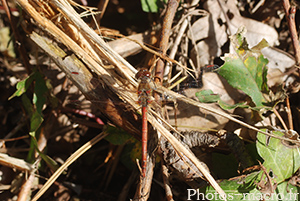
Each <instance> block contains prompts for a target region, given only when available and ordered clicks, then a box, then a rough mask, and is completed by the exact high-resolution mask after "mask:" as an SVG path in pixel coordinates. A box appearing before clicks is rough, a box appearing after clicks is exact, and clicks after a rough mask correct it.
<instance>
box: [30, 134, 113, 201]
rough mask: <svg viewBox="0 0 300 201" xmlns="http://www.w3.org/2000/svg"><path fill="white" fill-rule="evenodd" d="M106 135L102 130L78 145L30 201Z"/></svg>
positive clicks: (36, 197) (41, 193) (42, 192)
mask: <svg viewBox="0 0 300 201" xmlns="http://www.w3.org/2000/svg"><path fill="white" fill-rule="evenodd" d="M107 135H108V133H106V132H102V133H100V134H99V135H97V136H96V137H94V138H93V139H92V140H90V141H88V142H87V143H85V144H84V145H83V146H82V147H80V148H79V149H78V150H77V151H76V152H74V153H73V154H72V155H71V156H70V157H69V158H68V159H67V160H66V162H65V163H64V164H63V165H62V166H60V168H58V169H57V170H56V171H55V172H54V174H53V175H52V176H51V177H50V178H49V180H48V181H47V182H46V183H45V185H44V186H43V187H42V188H41V189H40V190H39V192H37V194H36V195H35V196H34V198H33V199H32V201H37V200H38V199H39V198H40V197H41V196H42V195H43V194H44V192H46V190H47V189H48V188H49V187H50V186H51V185H52V184H53V182H54V181H55V180H56V179H57V178H58V177H59V176H60V175H61V173H63V171H64V170H65V169H66V168H67V167H69V166H70V165H71V164H72V163H73V162H74V161H75V160H77V159H78V158H79V157H80V156H81V155H82V154H84V153H85V152H86V151H87V150H89V149H90V148H91V147H92V146H93V145H95V144H96V143H97V142H99V141H100V140H101V139H103V138H105V137H106V136H107Z"/></svg>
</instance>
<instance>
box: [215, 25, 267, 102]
mask: <svg viewBox="0 0 300 201" xmlns="http://www.w3.org/2000/svg"><path fill="white" fill-rule="evenodd" d="M244 32H245V30H239V31H238V32H237V34H235V35H234V36H232V37H231V42H232V44H233V45H234V46H235V50H236V53H237V54H226V55H225V57H224V61H225V63H224V65H223V66H222V67H221V68H219V74H220V75H221V76H222V77H224V78H225V79H226V80H227V82H228V83H229V84H230V85H231V86H233V87H234V88H236V89H239V90H242V91H243V92H244V93H246V94H247V95H248V96H250V97H251V99H252V101H253V102H254V104H255V105H256V106H257V107H262V106H264V103H266V99H265V98H264V96H263V93H268V87H267V67H266V65H267V63H268V60H267V59H266V58H264V56H263V55H262V53H261V51H260V50H261V49H262V48H264V47H266V46H267V42H266V41H265V40H262V41H261V42H260V43H259V44H258V45H256V46H255V47H254V48H252V49H250V48H249V47H248V43H247V41H246V39H245V38H244V37H243V35H244V34H245V33H244Z"/></svg>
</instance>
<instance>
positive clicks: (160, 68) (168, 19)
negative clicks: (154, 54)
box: [154, 0, 178, 100]
mask: <svg viewBox="0 0 300 201" xmlns="http://www.w3.org/2000/svg"><path fill="white" fill-rule="evenodd" d="M177 7H178V1H177V0H169V2H168V7H167V12H166V15H165V17H164V21H163V27H162V30H161V40H160V42H159V51H160V53H162V54H163V55H165V54H166V52H167V49H168V44H169V38H170V35H171V28H172V22H173V19H174V16H175V13H176V10H177ZM164 66H165V64H164V61H163V60H162V59H161V58H160V59H159V60H158V61H157V64H156V68H155V77H154V81H155V83H156V84H158V85H161V83H162V81H163V76H164ZM156 96H158V94H156V95H154V97H155V99H156V100H159V97H156Z"/></svg>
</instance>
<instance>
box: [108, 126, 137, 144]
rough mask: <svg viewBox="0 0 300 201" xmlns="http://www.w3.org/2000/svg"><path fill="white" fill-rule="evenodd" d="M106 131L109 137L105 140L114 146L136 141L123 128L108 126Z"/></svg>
mask: <svg viewBox="0 0 300 201" xmlns="http://www.w3.org/2000/svg"><path fill="white" fill-rule="evenodd" d="M106 131H107V132H108V133H109V135H108V136H106V137H105V139H106V140H107V141H109V142H110V143H112V144H114V145H123V144H125V143H127V142H129V141H135V138H133V137H132V136H131V135H130V134H129V133H127V132H126V131H124V130H123V129H121V128H117V127H113V126H107V127H106Z"/></svg>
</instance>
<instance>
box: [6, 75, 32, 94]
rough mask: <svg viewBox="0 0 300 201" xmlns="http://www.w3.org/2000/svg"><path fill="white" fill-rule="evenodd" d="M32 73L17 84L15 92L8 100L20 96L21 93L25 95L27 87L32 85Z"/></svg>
mask: <svg viewBox="0 0 300 201" xmlns="http://www.w3.org/2000/svg"><path fill="white" fill-rule="evenodd" d="M34 76H35V75H34V73H33V74H31V75H29V76H28V77H27V78H26V79H24V80H22V81H20V82H18V83H17V90H16V91H15V93H14V94H13V95H11V96H10V97H9V98H8V100H10V99H12V98H14V97H16V96H18V97H19V96H21V95H22V94H23V93H25V92H26V91H27V89H28V87H29V86H30V84H31V83H32V81H33V80H34Z"/></svg>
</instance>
